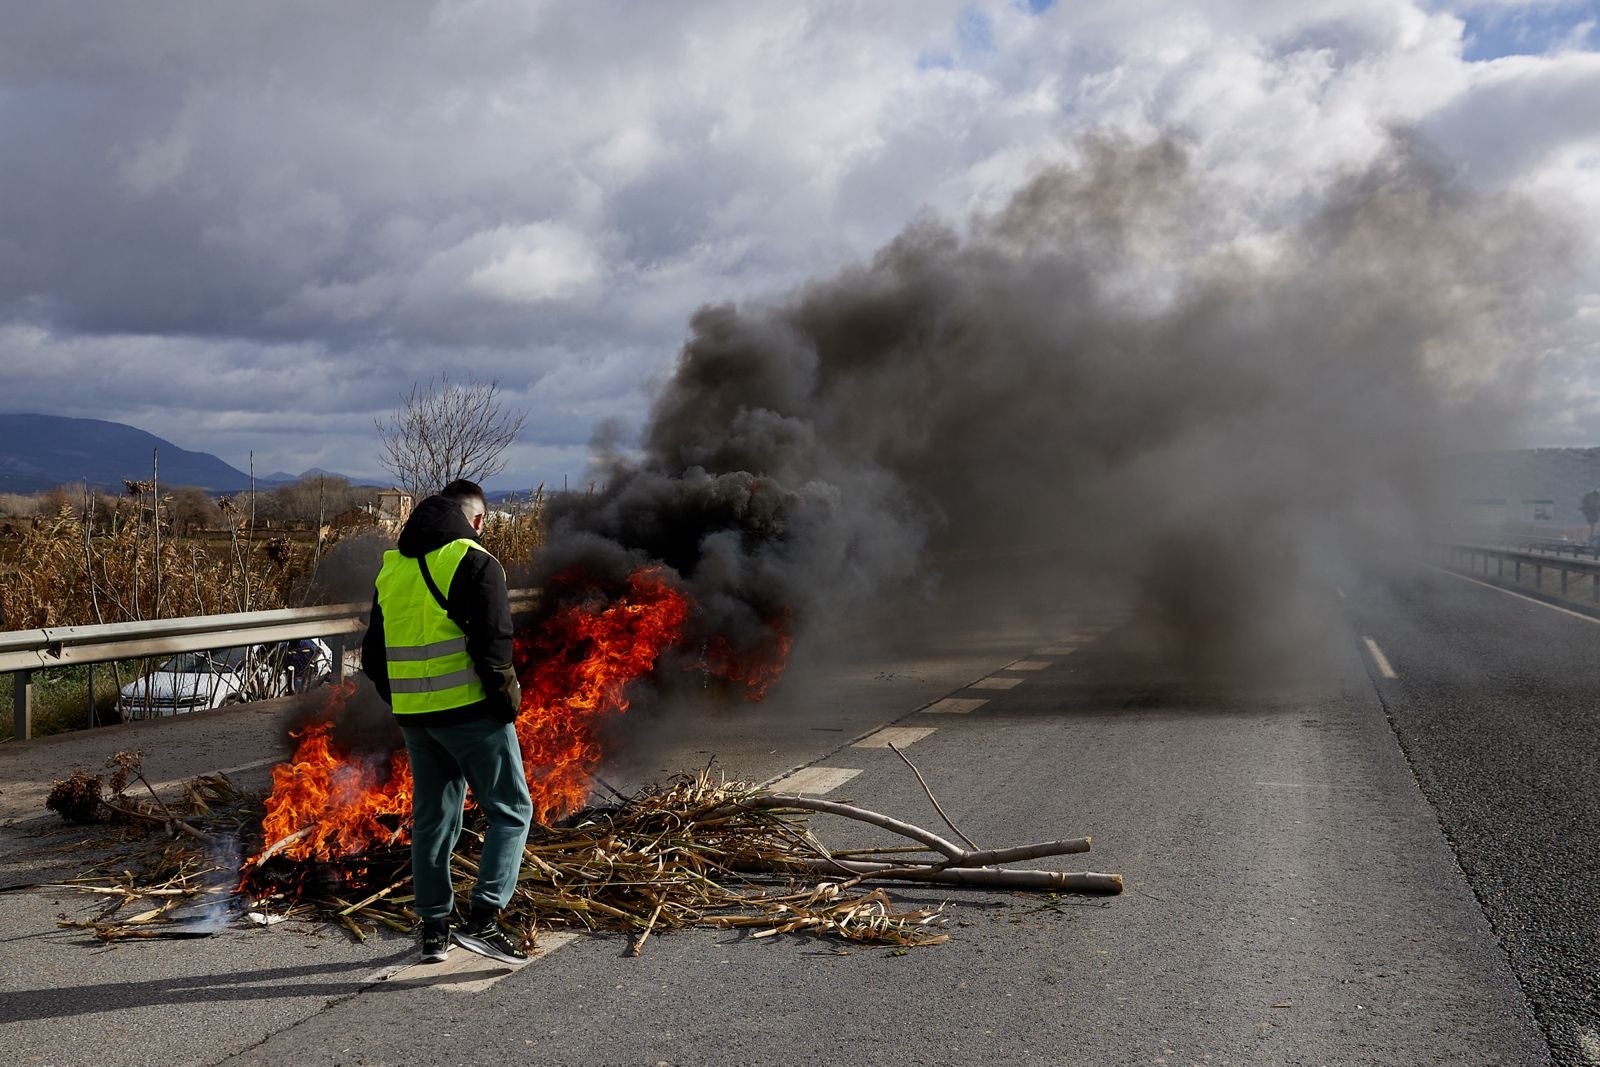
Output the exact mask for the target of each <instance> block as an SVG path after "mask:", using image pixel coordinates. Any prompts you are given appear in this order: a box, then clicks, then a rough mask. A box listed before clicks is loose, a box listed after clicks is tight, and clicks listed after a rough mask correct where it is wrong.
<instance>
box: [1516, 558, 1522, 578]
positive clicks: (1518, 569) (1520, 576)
mask: <svg viewBox="0 0 1600 1067" xmlns="http://www.w3.org/2000/svg"><path fill="white" fill-rule="evenodd" d="M1516 580H1517V581H1519V582H1520V581H1522V561H1521V560H1520V559H1519V560H1517V578H1516Z"/></svg>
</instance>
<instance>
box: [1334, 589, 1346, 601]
mask: <svg viewBox="0 0 1600 1067" xmlns="http://www.w3.org/2000/svg"><path fill="white" fill-rule="evenodd" d="M1333 591H1334V592H1335V593H1338V594H1339V599H1340V600H1343V599H1344V590H1343V589H1340V588H1339V587H1338V586H1334V587H1333Z"/></svg>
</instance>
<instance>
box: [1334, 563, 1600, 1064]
mask: <svg viewBox="0 0 1600 1067" xmlns="http://www.w3.org/2000/svg"><path fill="white" fill-rule="evenodd" d="M1348 606H1349V612H1350V616H1351V619H1352V622H1353V624H1354V625H1355V626H1356V627H1357V628H1359V629H1360V630H1361V631H1362V632H1363V633H1364V634H1366V635H1370V636H1371V638H1372V640H1373V642H1374V644H1375V645H1376V646H1377V647H1378V648H1379V649H1380V650H1381V651H1382V652H1383V654H1384V656H1385V657H1386V659H1387V660H1388V663H1389V666H1390V668H1391V670H1392V673H1393V674H1394V677H1393V678H1384V677H1382V676H1381V674H1379V675H1378V676H1377V677H1376V684H1377V688H1378V692H1379V694H1380V696H1381V698H1382V700H1383V703H1384V705H1385V708H1386V710H1387V712H1388V714H1389V715H1390V717H1391V718H1392V720H1393V723H1394V728H1395V730H1396V732H1397V734H1398V735H1399V738H1400V741H1401V743H1402V745H1403V747H1404V750H1405V752H1406V755H1407V757H1408V758H1409V759H1410V761H1411V763H1412V765H1413V767H1414V768H1415V772H1416V776H1417V780H1418V781H1419V782H1420V783H1421V786H1422V788H1423V790H1424V792H1425V793H1426V795H1427V796H1428V799H1429V800H1430V801H1431V802H1432V803H1433V805H1434V807H1435V809H1436V810H1437V811H1438V813H1439V820H1440V823H1441V825H1442V827H1443V829H1444V831H1445V833H1446V834H1447V835H1448V837H1449V840H1450V842H1451V845H1452V847H1453V849H1454V850H1455V852H1456V854H1457V856H1458V858H1459V860H1460V863H1461V866H1462V869H1463V870H1464V872H1465V874H1466V877H1467V879H1468V881H1469V882H1470V884H1471V885H1472V887H1473V890H1474V892H1475V893H1476V895H1477V897H1478V899H1479V901H1480V902H1481V904H1482V906H1483V908H1484V910H1485V912H1486V914H1487V915H1488V917H1489V919H1490V920H1491V922H1492V923H1493V926H1494V929H1495V932H1496V935H1497V937H1498V939H1499V941H1500V943H1501V945H1502V946H1503V947H1504V949H1505V951H1506V952H1507V954H1508V956H1509V958H1510V960H1511V963H1512V966H1513V968H1514V969H1515V971H1516V974H1517V977H1518V978H1519V980H1520V981H1521V983H1522V985H1523V988H1524V989H1525V990H1526V992H1527V995H1528V999H1529V1001H1530V1003H1531V1004H1532V1006H1533V1009H1534V1011H1535V1012H1536V1014H1537V1016H1538V1018H1539V1021H1540V1022H1541V1024H1542V1025H1543V1026H1544V1028H1545V1030H1546V1032H1547V1034H1548V1035H1549V1037H1550V1040H1551V1043H1552V1046H1553V1048H1554V1049H1555V1052H1556V1055H1557V1056H1558V1058H1559V1060H1560V1062H1563V1063H1574V1064H1593V1063H1600V621H1596V620H1593V619H1590V618H1586V617H1582V616H1580V615H1578V614H1574V613H1573V612H1571V611H1567V610H1562V609H1560V608H1557V607H1552V606H1548V605H1546V604H1542V603H1537V602H1535V601H1533V600H1531V599H1528V598H1525V597H1520V596H1517V595H1514V593H1512V592H1507V591H1503V590H1501V589H1497V588H1492V587H1490V586H1489V585H1487V584H1485V583H1483V582H1481V581H1474V580H1471V579H1469V578H1466V577H1463V576H1460V575H1455V574H1450V573H1446V572H1444V571H1440V570H1432V569H1428V570H1423V571H1420V572H1417V573H1414V574H1411V575H1406V576H1396V577H1392V578H1390V579H1389V580H1386V581H1383V582H1373V583H1371V584H1369V585H1367V586H1365V587H1352V588H1351V590H1349V597H1348Z"/></svg>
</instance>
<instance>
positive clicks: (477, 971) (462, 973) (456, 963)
mask: <svg viewBox="0 0 1600 1067" xmlns="http://www.w3.org/2000/svg"><path fill="white" fill-rule="evenodd" d="M577 937H578V935H577V934H576V933H575V932H573V931H570V930H561V931H551V930H546V931H544V932H543V933H541V934H540V935H539V944H538V946H537V947H536V948H534V949H531V950H530V951H529V952H528V963H532V962H533V961H534V960H542V959H544V958H545V957H546V956H548V955H550V953H552V952H554V951H555V950H556V949H558V948H560V947H562V946H563V945H566V944H570V943H571V942H572V941H574V940H576V939H577ZM526 966H527V964H525V963H519V964H514V965H513V964H505V963H500V962H497V961H495V960H491V959H488V958H487V957H484V956H480V955H478V954H477V953H476V952H468V951H467V950H466V949H464V948H462V947H461V946H460V945H451V946H450V955H449V956H447V957H445V959H444V960H443V961H442V962H439V963H411V964H406V965H405V966H401V967H386V968H384V969H383V970H381V971H379V972H378V973H377V974H374V975H372V976H370V977H369V978H368V979H367V981H368V982H369V983H372V984H376V983H379V982H381V983H383V984H384V985H385V986H406V987H409V988H416V987H418V986H433V987H434V988H436V989H443V990H444V991H446V992H448V993H482V992H483V991H484V990H485V989H488V988H489V987H490V986H492V985H494V984H495V983H496V982H498V981H500V979H502V978H505V977H507V976H509V975H513V974H515V973H517V971H519V970H521V969H522V968H523V967H526Z"/></svg>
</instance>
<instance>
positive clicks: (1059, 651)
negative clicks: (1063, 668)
mask: <svg viewBox="0 0 1600 1067" xmlns="http://www.w3.org/2000/svg"><path fill="white" fill-rule="evenodd" d="M1076 651H1077V649H1076V648H1074V647H1073V646H1072V645H1051V646H1050V647H1049V648H1041V649H1039V651H1037V652H1035V653H1034V655H1035V656H1070V655H1072V654H1073V653H1074V652H1076Z"/></svg>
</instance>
